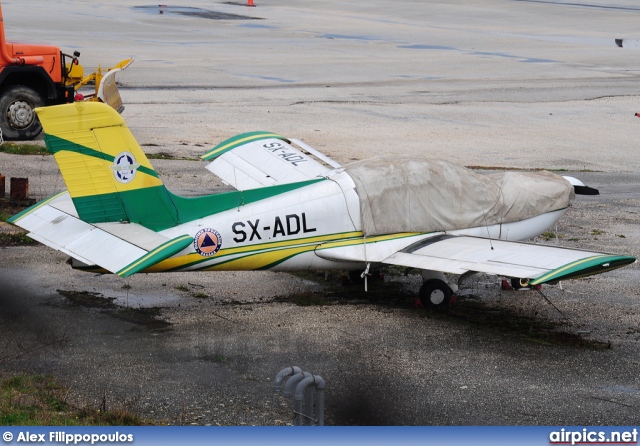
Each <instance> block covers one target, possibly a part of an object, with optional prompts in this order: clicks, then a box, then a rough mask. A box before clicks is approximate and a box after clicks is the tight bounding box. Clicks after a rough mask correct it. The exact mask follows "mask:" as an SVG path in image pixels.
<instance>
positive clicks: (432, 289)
mask: <svg viewBox="0 0 640 446" xmlns="http://www.w3.org/2000/svg"><path fill="white" fill-rule="evenodd" d="M452 295H453V292H452V291H451V288H449V286H448V285H447V284H446V283H444V282H443V281H442V280H438V279H431V280H427V281H426V282H425V283H423V284H422V286H421V287H420V292H419V296H420V302H422V306H423V307H425V308H434V309H441V308H447V307H448V306H449V304H450V303H451V296H452Z"/></svg>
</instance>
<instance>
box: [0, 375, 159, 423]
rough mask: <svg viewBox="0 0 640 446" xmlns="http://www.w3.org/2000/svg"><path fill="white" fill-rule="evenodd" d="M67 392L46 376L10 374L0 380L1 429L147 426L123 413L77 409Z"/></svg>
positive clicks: (64, 387)
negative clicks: (69, 400)
mask: <svg viewBox="0 0 640 446" xmlns="http://www.w3.org/2000/svg"><path fill="white" fill-rule="evenodd" d="M69 392H70V389H69V388H68V387H66V386H63V385H61V384H60V383H58V382H57V381H56V380H55V379H54V378H53V377H52V376H48V375H14V376H11V377H8V378H5V379H3V380H2V381H0V425H3V426H138V425H143V424H148V423H146V422H145V421H144V420H142V418H140V417H139V416H138V415H135V414H133V413H130V412H128V411H125V410H112V411H102V410H96V409H93V408H91V407H84V408H78V407H75V406H73V405H72V404H70V403H69V402H68V395H69Z"/></svg>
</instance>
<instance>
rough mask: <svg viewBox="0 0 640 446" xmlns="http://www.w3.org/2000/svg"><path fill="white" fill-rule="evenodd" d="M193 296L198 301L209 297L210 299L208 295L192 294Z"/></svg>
mask: <svg viewBox="0 0 640 446" xmlns="http://www.w3.org/2000/svg"><path fill="white" fill-rule="evenodd" d="M191 295H192V296H193V297H195V298H198V299H206V298H207V297H209V295H208V294H207V293H192V294H191Z"/></svg>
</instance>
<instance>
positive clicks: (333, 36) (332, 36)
mask: <svg viewBox="0 0 640 446" xmlns="http://www.w3.org/2000/svg"><path fill="white" fill-rule="evenodd" d="M322 37H324V38H325V39H346V40H366V41H370V40H378V39H374V38H373V37H368V36H347V35H346V34H325V35H323V36H322Z"/></svg>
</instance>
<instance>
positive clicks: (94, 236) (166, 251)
mask: <svg viewBox="0 0 640 446" xmlns="http://www.w3.org/2000/svg"><path fill="white" fill-rule="evenodd" d="M9 223H13V224H15V225H16V226H20V227H21V228H23V229H26V230H27V231H30V232H29V233H28V234H27V235H28V236H29V237H31V238H32V239H34V240H37V241H39V242H40V243H42V244H44V245H47V246H49V247H51V248H53V249H56V250H58V251H61V252H64V253H66V254H68V255H70V256H71V257H73V258H75V259H77V260H79V261H81V262H82V263H85V264H87V265H98V266H100V267H102V268H104V269H106V270H108V271H110V272H112V273H115V274H118V275H119V276H121V277H128V276H130V275H132V274H135V273H137V272H140V271H142V270H144V269H146V268H148V267H150V266H152V265H155V264H156V263H158V262H160V261H162V260H164V259H166V258H168V257H171V256H172V255H174V254H176V253H178V252H180V251H182V250H183V249H184V248H186V247H187V246H189V245H190V244H191V243H192V242H193V237H191V236H189V235H182V236H180V237H176V238H174V239H169V238H167V237H164V236H163V235H161V234H158V233H157V232H154V231H152V230H150V229H147V228H145V227H144V226H141V225H138V224H135V223H97V224H89V223H86V222H84V221H82V220H80V219H79V218H78V214H77V212H76V210H75V207H74V205H73V201H72V200H71V197H70V196H69V193H68V192H66V191H65V192H61V193H59V194H57V195H54V196H53V197H51V198H49V199H48V200H44V201H42V202H40V203H37V204H35V205H33V206H32V207H30V208H28V209H26V210H24V211H23V212H21V213H19V214H17V215H15V216H13V217H12V218H11V219H9Z"/></svg>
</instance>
